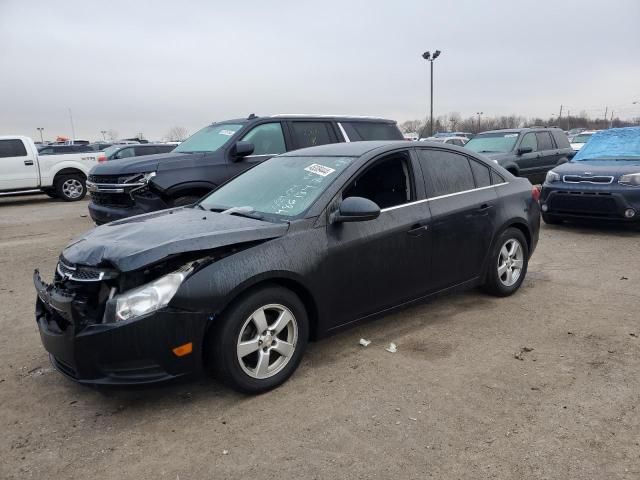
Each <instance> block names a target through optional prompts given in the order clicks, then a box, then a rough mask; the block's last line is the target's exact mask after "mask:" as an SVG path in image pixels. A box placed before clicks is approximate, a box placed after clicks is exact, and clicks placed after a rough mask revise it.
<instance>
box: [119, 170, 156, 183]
mask: <svg viewBox="0 0 640 480" xmlns="http://www.w3.org/2000/svg"><path fill="white" fill-rule="evenodd" d="M155 176H156V172H147V173H134V174H133V175H128V176H126V177H120V178H119V179H118V183H141V184H144V185H146V184H147V183H149V180H151V179H152V178H153V177H155Z"/></svg>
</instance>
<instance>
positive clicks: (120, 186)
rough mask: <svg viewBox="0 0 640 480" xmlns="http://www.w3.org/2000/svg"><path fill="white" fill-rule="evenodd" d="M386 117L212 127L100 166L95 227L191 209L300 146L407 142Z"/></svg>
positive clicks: (94, 176) (93, 179) (247, 121)
mask: <svg viewBox="0 0 640 480" xmlns="http://www.w3.org/2000/svg"><path fill="white" fill-rule="evenodd" d="M402 139H403V136H402V133H401V132H400V130H399V129H398V126H397V125H396V122H395V121H393V120H385V119H381V118H369V117H337V116H322V115H273V116H266V117H257V116H255V115H253V114H252V115H249V117H248V118H243V119H237V120H227V121H224V122H219V123H213V124H211V125H209V126H207V127H205V128H203V129H202V130H200V131H199V132H197V133H195V134H194V135H192V136H191V137H189V138H188V139H187V140H185V141H184V142H182V143H181V144H180V145H178V146H177V147H176V148H175V149H174V150H173V151H172V152H171V153H166V154H161V155H148V156H145V157H141V158H139V159H138V158H128V159H122V160H113V161H109V162H105V163H102V164H99V165H97V166H95V167H94V168H93V169H92V170H91V172H90V174H89V178H88V181H87V189H88V190H89V192H90V193H91V203H90V204H89V213H90V214H91V218H92V219H93V220H94V221H95V222H96V223H97V224H103V223H107V222H110V221H112V220H117V219H121V218H125V217H130V216H132V215H139V214H141V213H146V212H152V211H155V210H162V209H164V208H168V207H174V206H182V205H189V204H191V203H194V202H195V201H196V200H198V199H199V198H200V197H202V196H204V195H205V194H207V193H209V192H210V191H211V190H213V189H214V188H216V187H217V186H219V185H221V184H222V183H224V182H226V181H227V180H229V179H230V178H232V177H235V176H236V175H238V174H240V173H242V172H244V171H245V170H247V169H249V168H251V167H253V166H255V165H257V164H258V163H261V162H263V161H265V160H267V159H268V158H270V157H272V156H274V155H278V154H280V153H284V152H287V151H290V150H297V149H299V148H305V147H312V146H315V145H324V144H328V143H338V142H353V141H361V140H402Z"/></svg>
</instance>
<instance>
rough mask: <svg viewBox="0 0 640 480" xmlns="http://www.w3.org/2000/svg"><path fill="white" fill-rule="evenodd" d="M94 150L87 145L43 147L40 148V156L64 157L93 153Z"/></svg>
mask: <svg viewBox="0 0 640 480" xmlns="http://www.w3.org/2000/svg"><path fill="white" fill-rule="evenodd" d="M93 151H94V150H93V148H91V147H90V146H89V145H85V144H82V143H81V144H74V145H43V146H41V147H38V155H62V154H64V153H84V152H93Z"/></svg>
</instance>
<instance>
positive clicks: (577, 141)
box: [571, 130, 597, 152]
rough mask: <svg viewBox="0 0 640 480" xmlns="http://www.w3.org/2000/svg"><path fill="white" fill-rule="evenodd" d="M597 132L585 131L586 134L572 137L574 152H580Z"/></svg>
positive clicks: (582, 133) (581, 133)
mask: <svg viewBox="0 0 640 480" xmlns="http://www.w3.org/2000/svg"><path fill="white" fill-rule="evenodd" d="M596 132H597V130H585V131H584V132H580V133H578V134H577V135H574V136H573V137H571V148H572V149H573V151H574V152H577V151H578V150H580V149H581V148H582V147H583V146H584V144H585V143H587V142H588V141H589V139H590V138H591V135H593V134H594V133H596Z"/></svg>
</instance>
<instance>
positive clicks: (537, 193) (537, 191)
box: [531, 185, 540, 202]
mask: <svg viewBox="0 0 640 480" xmlns="http://www.w3.org/2000/svg"><path fill="white" fill-rule="evenodd" d="M531 197H532V198H533V199H534V200H535V201H536V202H539V201H540V187H538V186H536V185H534V186H533V188H532V189H531Z"/></svg>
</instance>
